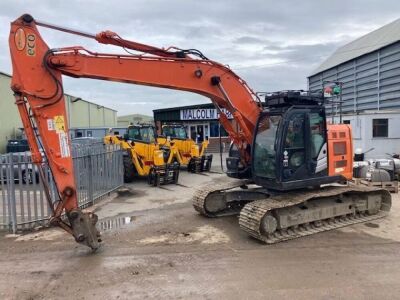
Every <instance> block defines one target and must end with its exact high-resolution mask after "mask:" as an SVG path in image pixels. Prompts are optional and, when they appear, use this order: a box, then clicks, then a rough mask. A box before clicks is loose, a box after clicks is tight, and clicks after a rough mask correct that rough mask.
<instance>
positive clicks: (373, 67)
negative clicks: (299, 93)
mask: <svg viewBox="0 0 400 300" xmlns="http://www.w3.org/2000/svg"><path fill="white" fill-rule="evenodd" d="M326 80H336V81H341V82H343V83H344V84H343V90H342V97H343V98H342V99H343V106H342V109H343V112H356V111H364V110H372V109H374V110H381V109H400V42H397V43H394V44H391V45H389V46H387V47H384V48H381V49H379V50H377V51H375V52H372V53H369V54H366V55H363V56H361V57H358V58H356V59H353V60H351V61H348V62H346V63H343V64H340V65H338V66H336V67H334V68H331V69H328V70H326V71H324V72H321V73H318V74H316V75H313V76H310V77H309V78H308V87H309V90H310V91H321V90H322V83H323V81H326ZM327 111H329V108H328V109H327Z"/></svg>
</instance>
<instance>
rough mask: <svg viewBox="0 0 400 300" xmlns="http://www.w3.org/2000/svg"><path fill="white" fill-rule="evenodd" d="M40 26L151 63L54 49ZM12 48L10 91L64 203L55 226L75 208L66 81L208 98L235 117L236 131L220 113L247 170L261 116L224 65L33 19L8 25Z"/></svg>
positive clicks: (257, 105) (34, 152)
mask: <svg viewBox="0 0 400 300" xmlns="http://www.w3.org/2000/svg"><path fill="white" fill-rule="evenodd" d="M37 25H39V26H44V27H48V28H52V29H56V30H60V31H64V32H69V33H73V34H78V35H81V36H85V37H89V38H93V39H95V40H97V41H98V42H100V43H104V44H113V45H116V46H120V47H123V48H128V49H133V50H136V51H141V52H145V53H147V55H143V53H141V54H140V55H115V54H101V53H94V52H90V51H88V50H85V49H83V48H82V47H69V48H61V49H60V48H57V49H49V47H48V45H47V44H46V43H45V41H44V40H43V39H42V37H41V35H40V33H39V31H38V29H37ZM9 46H10V52H11V59H12V66H13V74H12V84H11V88H12V90H13V91H14V92H15V97H16V104H17V105H18V109H19V112H20V115H21V119H22V122H23V125H24V128H25V132H26V136H27V139H28V142H29V145H30V148H31V152H32V157H33V161H34V162H35V163H37V164H41V163H42V155H41V153H40V150H39V149H40V148H41V147H39V139H38V138H37V136H39V137H40V141H41V143H42V146H43V150H44V153H45V155H46V157H47V160H48V163H49V166H50V169H51V171H52V173H53V176H54V179H55V182H56V186H57V189H58V191H59V194H60V199H61V201H60V202H59V203H58V205H57V206H56V208H55V209H54V210H55V212H54V215H53V216H54V217H56V218H59V217H60V216H61V213H62V211H63V209H64V208H65V210H66V211H67V212H69V211H73V210H75V209H77V205H78V204H77V197H76V188H75V182H74V175H73V174H74V172H73V161H72V157H71V153H70V142H69V136H68V123H67V115H66V109H65V102H64V91H63V85H62V78H61V77H62V75H68V76H71V77H85V78H93V79H101V80H109V81H117V82H126V83H131V84H140V85H149V86H155V87H163V88H168V89H177V90H184V91H190V92H194V93H197V94H200V95H203V96H205V97H208V98H210V99H211V101H212V102H213V103H214V104H215V106H216V107H217V109H222V108H225V109H227V110H228V111H230V112H231V113H232V115H233V117H234V118H235V120H236V123H237V124H238V127H233V126H232V125H231V123H230V121H229V120H228V118H227V116H226V115H225V114H224V113H223V112H222V111H220V122H221V124H222V125H223V126H224V128H225V129H226V131H227V132H228V134H229V136H230V137H231V139H232V140H233V141H234V142H235V144H237V145H238V149H239V151H241V152H242V157H243V163H244V164H247V163H250V156H249V154H248V153H247V152H246V151H245V149H246V148H247V145H249V144H251V143H252V140H253V132H254V129H255V126H256V123H257V119H258V116H259V114H260V111H261V110H262V108H261V105H260V103H259V102H257V101H255V100H256V99H257V97H256V95H255V93H254V92H253V91H252V90H251V89H250V88H249V87H248V85H247V84H246V82H245V81H243V80H242V79H241V78H240V77H239V76H237V75H236V74H235V73H234V72H233V71H232V70H230V69H229V68H228V67H226V66H224V65H222V64H219V63H217V62H214V61H211V60H208V59H206V58H205V57H203V56H200V58H197V57H195V56H194V55H192V54H193V53H189V52H190V51H189V52H188V53H185V51H183V50H182V51H181V50H179V49H177V48H174V47H170V48H168V49H162V48H156V47H153V46H148V45H144V44H140V43H136V42H132V41H127V40H123V39H122V38H120V37H119V36H118V35H117V34H115V33H113V32H110V31H104V32H102V33H100V34H97V35H91V34H86V33H81V32H77V31H72V30H68V29H65V28H61V27H57V26H54V25H50V24H45V23H43V22H39V21H35V20H34V19H33V18H32V17H31V16H30V15H23V16H21V17H20V18H18V19H17V20H15V21H14V22H12V23H11V31H10V36H9ZM187 51H188V50H187Z"/></svg>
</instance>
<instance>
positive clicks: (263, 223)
mask: <svg viewBox="0 0 400 300" xmlns="http://www.w3.org/2000/svg"><path fill="white" fill-rule="evenodd" d="M334 199H335V200H334ZM335 205H336V206H335ZM374 205H376V207H375V206H374ZM307 206H308V208H307ZM390 207H391V196H390V193H389V192H388V191H386V190H382V189H376V188H366V187H350V186H345V187H333V186H330V187H325V188H321V189H320V190H317V191H316V190H310V191H296V192H289V193H286V194H281V195H275V196H272V197H270V198H269V199H264V200H257V201H254V202H251V203H248V204H246V205H245V206H244V208H243V209H242V210H241V212H240V216H239V225H240V227H241V229H243V230H244V231H246V232H247V233H249V234H250V235H251V236H252V237H254V238H256V239H258V240H260V241H263V242H265V243H267V244H274V243H278V242H282V241H287V240H291V239H295V238H299V237H303V236H307V235H311V234H315V233H318V232H323V231H328V230H332V229H336V228H340V227H344V226H348V225H352V224H356V223H362V222H365V221H371V220H375V219H379V218H382V217H385V216H386V215H387V214H388V212H389V210H390ZM313 209H314V212H313V211H312V210H313ZM307 210H311V213H309V215H308V217H307V215H305V214H307V213H303V215H302V211H307ZM321 212H322V213H321ZM329 213H331V215H330V216H329ZM310 215H313V216H314V218H315V217H316V219H312V217H311V219H310ZM321 215H323V217H322V218H321ZM318 216H319V217H320V219H318ZM328 216H329V217H328ZM324 217H326V218H324ZM281 221H282V222H283V223H286V224H289V225H290V226H288V225H286V226H285V225H283V224H282V223H281ZM296 221H297V222H298V223H297V224H296ZM302 221H304V222H302Z"/></svg>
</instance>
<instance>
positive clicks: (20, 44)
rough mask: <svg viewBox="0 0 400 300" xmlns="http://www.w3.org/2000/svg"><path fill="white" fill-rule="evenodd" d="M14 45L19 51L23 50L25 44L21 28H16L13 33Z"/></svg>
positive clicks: (23, 32)
mask: <svg viewBox="0 0 400 300" xmlns="http://www.w3.org/2000/svg"><path fill="white" fill-rule="evenodd" d="M14 41H15V46H16V47H17V49H18V50H19V51H22V50H24V48H25V45H26V36H25V31H24V30H23V29H22V28H18V30H17V31H16V32H15V35H14Z"/></svg>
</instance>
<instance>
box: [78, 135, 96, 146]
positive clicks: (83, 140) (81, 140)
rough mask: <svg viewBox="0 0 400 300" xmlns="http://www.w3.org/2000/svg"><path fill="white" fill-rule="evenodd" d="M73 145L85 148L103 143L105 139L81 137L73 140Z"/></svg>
mask: <svg viewBox="0 0 400 300" xmlns="http://www.w3.org/2000/svg"><path fill="white" fill-rule="evenodd" d="M71 143H72V145H73V146H75V145H77V146H84V145H92V144H97V143H101V144H102V143H103V139H101V138H95V137H89V136H88V137H79V138H74V139H71Z"/></svg>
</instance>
